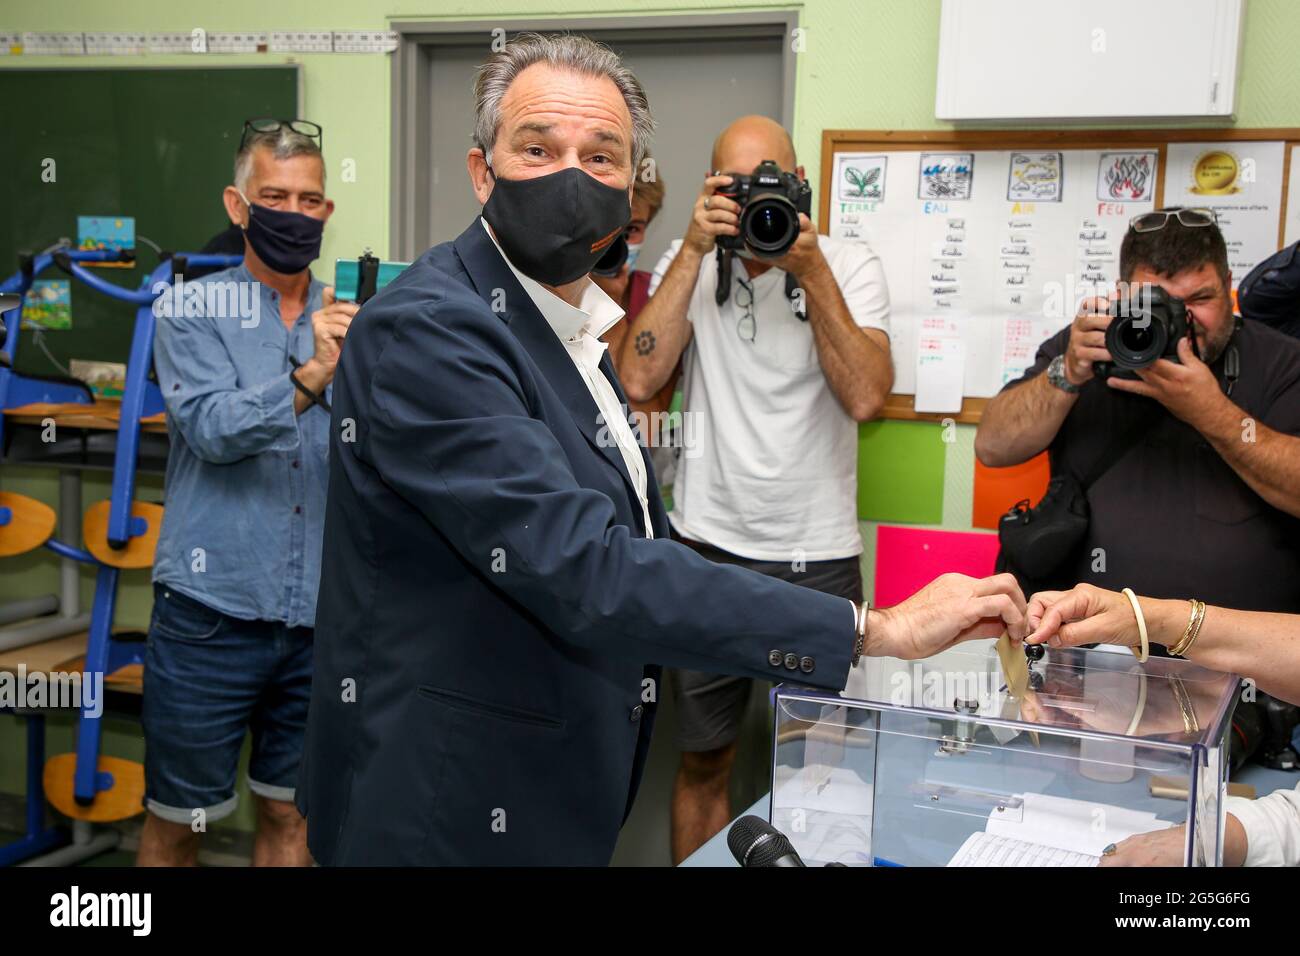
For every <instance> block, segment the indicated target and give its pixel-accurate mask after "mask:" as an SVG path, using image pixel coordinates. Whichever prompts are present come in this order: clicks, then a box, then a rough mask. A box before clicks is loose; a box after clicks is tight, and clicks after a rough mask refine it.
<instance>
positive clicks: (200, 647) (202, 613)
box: [141, 584, 312, 825]
mask: <svg viewBox="0 0 1300 956" xmlns="http://www.w3.org/2000/svg"><path fill="white" fill-rule="evenodd" d="M311 669H312V629H311V628H309V627H288V626H287V625H285V624H284V623H283V622H278V621H245V620H241V619H239V618H235V617H230V616H229V615H227V614H222V613H221V612H220V611H217V610H214V609H213V608H210V607H208V606H207V605H206V604H204V603H202V602H201V601H198V600H196V599H195V598H192V597H190V596H189V595H187V594H182V593H181V592H180V591H177V590H176V589H175V588H174V587H171V586H170V585H164V584H155V585H154V603H153V617H152V619H151V620H150V623H149V637H148V643H147V645H146V650H145V658H144V700H143V702H142V704H141V722H142V723H143V725H144V738H145V756H144V776H145V798H144V802H145V806H146V807H147V808H148V810H149V811H150V812H151V813H153V814H154V815H155V816H158V817H161V818H162V819H164V820H170V821H172V822H174V823H184V824H187V825H188V824H192V823H193V821H194V820H195V819H196V818H197V817H198V816H199V814H198V813H197V811H199V810H202V811H203V814H202V816H203V818H204V820H205V821H206V822H211V821H213V820H220V819H221V818H222V817H225V816H229V815H230V814H231V813H233V812H234V811H235V807H236V806H238V802H239V798H238V796H237V795H236V794H235V777H236V772H237V771H238V768H239V753H240V750H241V749H242V747H243V744H244V734H245V733H246V732H249V731H251V732H252V735H253V755H252V759H251V760H250V762H249V766H248V786H249V789H250V790H252V791H253V792H254V793H256V794H258V795H259V796H262V797H266V798H268V799H271V800H283V801H286V802H290V801H292V800H293V796H294V786H295V784H296V782H297V777H298V762H299V760H300V759H301V757H302V747H303V735H304V732H305V731H306V728H307V703H308V701H309V700H310V698H311Z"/></svg>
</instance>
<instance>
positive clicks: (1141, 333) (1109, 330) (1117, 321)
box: [1092, 284, 1188, 378]
mask: <svg viewBox="0 0 1300 956" xmlns="http://www.w3.org/2000/svg"><path fill="white" fill-rule="evenodd" d="M1110 314H1111V315H1112V316H1113V318H1112V319H1111V323H1110V325H1108V326H1106V351H1108V352H1109V353H1110V355H1111V358H1112V359H1114V361H1113V362H1094V363H1093V366H1092V370H1093V372H1094V373H1095V374H1096V375H1097V377H1098V378H1108V377H1110V376H1112V375H1113V376H1115V377H1116V378H1137V375H1136V374H1135V373H1136V370H1137V369H1142V368H1147V367H1148V366H1150V365H1152V364H1154V363H1155V362H1156V360H1157V359H1162V358H1167V359H1171V360H1172V361H1175V362H1177V361H1178V340H1179V339H1181V338H1183V337H1184V336H1186V335H1187V329H1188V324H1187V307H1186V306H1185V305H1183V300H1182V299H1176V298H1174V297H1173V296H1172V295H1170V294H1169V293H1168V292H1166V291H1165V290H1164V289H1162V288H1161V287H1160V286H1158V285H1145V284H1144V285H1143V286H1142V287H1141V289H1140V290H1138V291H1137V292H1136V293H1133V294H1130V295H1125V296H1123V297H1121V298H1119V299H1116V300H1115V301H1114V302H1112V303H1111V304H1110Z"/></svg>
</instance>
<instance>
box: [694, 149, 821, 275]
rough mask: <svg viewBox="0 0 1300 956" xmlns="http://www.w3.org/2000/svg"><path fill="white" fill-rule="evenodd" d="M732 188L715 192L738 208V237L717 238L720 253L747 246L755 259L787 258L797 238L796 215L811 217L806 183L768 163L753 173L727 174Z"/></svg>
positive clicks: (772, 163) (763, 162)
mask: <svg viewBox="0 0 1300 956" xmlns="http://www.w3.org/2000/svg"><path fill="white" fill-rule="evenodd" d="M724 175H727V176H730V177H731V185H729V186H727V187H726V188H725V189H719V190H717V194H718V195H719V196H726V197H727V198H728V199H730V200H733V201H734V202H736V203H738V204H739V205H740V235H738V236H718V246H719V248H722V249H740V248H742V247H743V246H749V248H750V250H751V251H752V252H753V253H754V254H755V255H757V256H762V257H763V258H765V259H776V258H778V257H780V256H783V255H785V254H786V252H788V251H789V249H790V247H791V246H793V245H794V241H795V240H796V239H798V238H799V213H803V214H804V215H806V216H811V215H812V187H811V186H809V185H808V180H806V179H800V178H799V177H798V176H796V175H795V174H794V173H787V172H783V171H782V169H781V167H780V166H778V165H777V164H776V163H774V162H773V161H772V160H770V159H765V160H763V161H762V162H761V163H759V164H758V165H757V166H755V167H754V172H753V173H752V174H751V175H749V176H746V175H744V174H743V173H726V174H724Z"/></svg>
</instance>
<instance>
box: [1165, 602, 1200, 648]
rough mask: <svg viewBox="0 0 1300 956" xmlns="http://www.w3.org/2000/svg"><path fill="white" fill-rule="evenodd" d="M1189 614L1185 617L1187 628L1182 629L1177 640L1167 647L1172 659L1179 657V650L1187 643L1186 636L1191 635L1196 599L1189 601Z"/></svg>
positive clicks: (1194, 618)
mask: <svg viewBox="0 0 1300 956" xmlns="http://www.w3.org/2000/svg"><path fill="white" fill-rule="evenodd" d="M1188 603H1189V604H1190V605H1191V613H1190V614H1188V615H1187V626H1186V627H1185V628H1183V633H1182V634H1180V635H1179V636H1178V640H1176V641H1174V642H1173V643H1172V644H1170V645H1169V653H1170V654H1172V655H1173V656H1174V657H1177V656H1178V655H1179V649H1180V648H1181V647H1182V646H1183V645H1184V644H1186V643H1187V635H1189V634H1191V633H1192V622H1193V621H1195V620H1196V598H1191V599H1189V601H1188Z"/></svg>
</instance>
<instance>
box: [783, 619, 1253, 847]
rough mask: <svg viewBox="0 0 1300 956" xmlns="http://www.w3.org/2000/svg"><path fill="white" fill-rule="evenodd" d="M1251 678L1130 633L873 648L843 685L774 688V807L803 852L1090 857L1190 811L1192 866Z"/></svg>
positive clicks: (1220, 797) (1219, 827)
mask: <svg viewBox="0 0 1300 956" xmlns="http://www.w3.org/2000/svg"><path fill="white" fill-rule="evenodd" d="M1248 690H1249V688H1248V687H1246V686H1245V685H1243V683H1242V681H1241V680H1240V679H1239V678H1238V677H1236V676H1235V675H1230V674H1220V673H1216V672H1214V671H1209V670H1206V669H1205V668H1203V667H1199V666H1198V665H1196V664H1193V663H1191V662H1190V661H1186V660H1182V659H1178V658H1157V657H1152V658H1149V659H1148V660H1147V661H1145V662H1144V663H1139V662H1138V660H1137V658H1136V657H1135V656H1134V655H1132V654H1131V653H1129V651H1128V650H1127V649H1126V648H1094V649H1091V650H1085V649H1082V648H1070V649H1056V648H1049V649H1047V652H1046V654H1045V656H1044V657H1043V658H1042V659H1041V660H1039V661H1036V662H1032V663H1031V662H1027V661H1026V660H1025V655H1024V652H1023V650H1022V648H1020V647H1019V646H1014V647H1013V646H1011V645H1010V644H1009V642H1007V641H1006V639H1005V638H1004V639H1003V640H1002V641H1001V642H996V643H995V642H991V641H980V642H970V643H967V644H962V645H958V646H957V647H955V648H952V649H950V650H948V651H946V652H944V653H943V654H940V655H937V656H936V657H933V658H930V659H927V660H922V661H901V660H896V659H893V658H863V659H862V661H861V663H860V664H859V666H858V667H856V668H854V669H853V670H852V671H851V672H850V677H849V683H848V686H847V687H846V688H845V690H844V691H843V692H842V693H840V694H834V693H829V692H826V691H822V690H815V689H811V688H804V687H800V686H797V685H794V684H782V685H780V686H778V687H777V688H776V689H775V690H774V691H773V693H772V700H773V710H774V722H775V728H774V736H773V750H772V804H771V815H770V821H771V823H772V825H773V826H775V827H776V828H777V829H778V830H780V831H781V832H782V833H784V834H785V835H786V836H788V837H789V838H790V841H791V842H792V843H793V845H794V848H795V850H796V851H797V852H798V853H799V855H800V857H801V858H802V859H803V861H804V863H805V865H807V866H823V865H826V864H844V865H847V866H872V865H877V866H1095V865H1096V864H1097V862H1098V860H1099V858H1100V857H1101V856H1102V854H1103V853H1105V852H1106V848H1107V847H1108V846H1109V845H1111V844H1117V843H1119V842H1120V841H1122V840H1124V839H1126V838H1127V837H1130V836H1133V835H1135V834H1139V833H1145V832H1147V831H1151V830H1158V829H1164V828H1167V827H1174V826H1179V825H1182V824H1186V831H1185V840H1184V841H1183V844H1184V862H1185V864H1186V865H1188V866H1217V865H1219V864H1220V863H1221V862H1222V845H1223V829H1224V795H1225V792H1226V785H1227V771H1228V733H1229V729H1230V727H1231V722H1232V711H1233V707H1234V705H1235V704H1236V701H1237V699H1238V697H1239V695H1241V694H1242V693H1247V692H1248Z"/></svg>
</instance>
